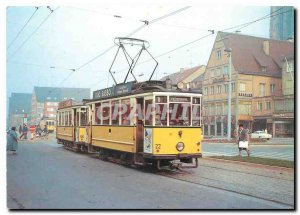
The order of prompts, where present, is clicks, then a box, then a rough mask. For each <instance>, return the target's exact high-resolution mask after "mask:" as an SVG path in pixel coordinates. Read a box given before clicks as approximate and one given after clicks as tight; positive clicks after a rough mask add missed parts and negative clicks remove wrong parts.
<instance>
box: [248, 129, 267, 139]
mask: <svg viewBox="0 0 300 215" xmlns="http://www.w3.org/2000/svg"><path fill="white" fill-rule="evenodd" d="M251 138H252V139H256V138H259V139H267V140H269V139H270V138H272V135H271V134H268V133H266V132H264V131H255V132H254V133H252V134H251Z"/></svg>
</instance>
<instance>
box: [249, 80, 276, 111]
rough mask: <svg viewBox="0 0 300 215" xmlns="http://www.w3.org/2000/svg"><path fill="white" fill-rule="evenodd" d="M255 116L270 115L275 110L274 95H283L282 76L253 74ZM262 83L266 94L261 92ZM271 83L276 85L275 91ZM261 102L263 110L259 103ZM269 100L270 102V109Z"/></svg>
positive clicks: (253, 107) (253, 109)
mask: <svg viewBox="0 0 300 215" xmlns="http://www.w3.org/2000/svg"><path fill="white" fill-rule="evenodd" d="M252 83H253V100H252V112H253V117H270V116H272V114H273V112H274V97H276V96H281V95H282V86H281V79H280V78H273V77H264V76H253V82H252ZM260 84H264V86H265V94H264V95H261V94H260ZM271 84H272V85H273V86H275V89H274V92H272V91H271ZM259 102H261V104H262V106H261V107H262V108H261V110H260V109H259V108H258V103H259ZM267 102H270V105H269V109H268V107H267Z"/></svg>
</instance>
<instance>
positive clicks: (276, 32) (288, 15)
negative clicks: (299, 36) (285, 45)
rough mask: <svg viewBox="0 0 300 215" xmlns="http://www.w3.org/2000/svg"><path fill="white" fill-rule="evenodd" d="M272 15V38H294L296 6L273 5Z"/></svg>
mask: <svg viewBox="0 0 300 215" xmlns="http://www.w3.org/2000/svg"><path fill="white" fill-rule="evenodd" d="M270 15H271V20H270V38H271V39H275V40H288V39H291V38H294V7H291V6H275V7H271V11H270Z"/></svg>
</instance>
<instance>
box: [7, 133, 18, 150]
mask: <svg viewBox="0 0 300 215" xmlns="http://www.w3.org/2000/svg"><path fill="white" fill-rule="evenodd" d="M17 150H18V134H17V132H16V127H12V128H11V130H10V131H9V132H8V134H7V151H10V152H12V153H13V154H14V155H16V154H17Z"/></svg>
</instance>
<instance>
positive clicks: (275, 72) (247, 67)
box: [219, 32, 294, 77]
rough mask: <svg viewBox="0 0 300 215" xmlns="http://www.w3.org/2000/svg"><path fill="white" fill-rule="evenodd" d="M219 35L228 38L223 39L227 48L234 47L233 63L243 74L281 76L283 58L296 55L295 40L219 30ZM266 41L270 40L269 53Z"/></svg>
mask: <svg viewBox="0 0 300 215" xmlns="http://www.w3.org/2000/svg"><path fill="white" fill-rule="evenodd" d="M219 35H220V37H221V38H227V39H224V40H223V42H224V45H225V49H226V48H231V49H232V64H233V66H234V68H235V70H236V71H238V73H241V74H252V75H263V76H273V77H281V65H282V60H283V59H284V57H286V56H290V55H294V43H293V42H289V41H280V40H272V39H268V38H260V37H253V36H248V35H241V34H234V33H226V32H219ZM264 41H268V42H269V55H266V54H265V52H264V49H263V43H264ZM262 67H265V68H266V72H263V71H262Z"/></svg>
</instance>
